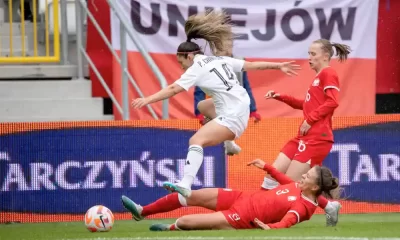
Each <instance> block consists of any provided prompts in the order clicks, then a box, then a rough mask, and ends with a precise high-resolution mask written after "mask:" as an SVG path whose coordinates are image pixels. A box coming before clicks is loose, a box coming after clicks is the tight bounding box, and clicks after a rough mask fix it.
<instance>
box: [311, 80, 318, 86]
mask: <svg viewBox="0 0 400 240" xmlns="http://www.w3.org/2000/svg"><path fill="white" fill-rule="evenodd" d="M312 85H313V86H314V87H316V86H318V85H319V79H315V80H314V82H313V84H312Z"/></svg>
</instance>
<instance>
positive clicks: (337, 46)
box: [314, 39, 351, 62]
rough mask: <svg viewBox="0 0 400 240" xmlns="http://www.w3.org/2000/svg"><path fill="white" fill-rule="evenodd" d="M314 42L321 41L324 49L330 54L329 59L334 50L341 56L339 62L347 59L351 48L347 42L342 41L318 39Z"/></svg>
mask: <svg viewBox="0 0 400 240" xmlns="http://www.w3.org/2000/svg"><path fill="white" fill-rule="evenodd" d="M314 43H320V44H321V46H322V50H324V51H325V52H327V53H328V54H329V59H330V58H331V57H332V56H333V54H334V52H336V54H335V55H336V56H338V57H339V62H344V61H346V60H347V58H348V56H349V54H350V52H351V48H350V47H349V46H348V45H346V44H341V43H331V42H330V41H329V40H327V39H318V40H316V41H314Z"/></svg>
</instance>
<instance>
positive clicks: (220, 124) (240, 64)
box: [132, 11, 300, 197]
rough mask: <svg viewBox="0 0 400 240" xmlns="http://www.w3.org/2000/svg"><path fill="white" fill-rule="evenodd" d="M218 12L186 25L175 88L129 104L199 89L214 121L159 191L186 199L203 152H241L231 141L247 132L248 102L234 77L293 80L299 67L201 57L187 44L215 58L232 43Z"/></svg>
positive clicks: (198, 135) (229, 30)
mask: <svg viewBox="0 0 400 240" xmlns="http://www.w3.org/2000/svg"><path fill="white" fill-rule="evenodd" d="M226 19H227V16H226V15H225V14H224V13H223V12H216V11H211V12H206V13H203V14H198V15H193V16H190V17H189V19H188V20H187V21H186V23H185V32H186V35H187V40H186V42H183V43H181V44H180V45H179V47H178V50H177V60H178V62H179V63H180V65H181V66H182V68H183V69H184V70H185V72H184V74H183V75H182V76H181V77H180V79H178V80H177V81H176V82H175V83H173V84H171V85H169V86H168V87H166V88H164V89H162V90H161V91H159V92H157V93H155V94H153V95H151V96H149V97H146V98H138V99H135V100H133V101H132V106H133V107H134V108H141V107H143V106H146V105H147V104H151V103H155V102H158V101H161V100H164V99H167V98H170V97H172V96H174V95H176V94H178V93H180V92H182V91H185V90H186V91H187V90H189V88H191V87H193V86H199V87H200V88H201V89H202V90H203V91H204V92H205V93H206V94H207V95H208V96H210V97H211V98H212V99H213V101H214V105H215V111H216V114H217V117H216V118H215V119H213V120H212V121H210V122H209V123H208V124H206V125H205V126H203V127H201V128H200V129H199V130H198V131H197V133H196V134H194V135H193V136H192V137H191V138H190V140H189V152H188V154H187V158H186V164H185V166H184V171H183V172H184V176H183V179H181V180H180V182H179V183H177V184H175V183H169V182H166V183H164V187H165V188H166V189H168V190H170V191H173V192H179V193H180V194H182V195H183V196H185V197H189V196H190V194H191V186H192V183H193V181H194V179H195V177H196V175H197V172H198V170H199V168H200V166H201V164H202V162H203V148H204V147H208V146H215V145H218V144H220V143H222V142H224V143H225V147H226V151H227V153H228V154H238V153H239V152H240V147H239V146H237V145H236V144H235V143H234V142H233V140H234V139H235V138H238V137H239V136H240V135H242V133H243V132H244V131H245V129H246V128H247V123H248V120H249V106H250V98H249V95H248V94H247V92H246V90H245V89H244V88H243V87H242V86H241V85H240V84H239V82H238V80H237V78H236V74H234V73H235V72H240V71H249V70H265V69H279V70H281V71H282V72H284V73H286V74H288V75H296V74H297V73H296V72H295V70H297V69H300V66H299V65H295V64H293V63H292V62H283V63H272V62H247V61H244V60H239V59H234V58H231V57H218V56H205V55H203V52H202V50H201V48H200V47H199V45H198V44H196V43H194V42H192V39H198V38H202V39H205V40H206V41H207V42H208V44H209V45H210V47H211V50H212V51H213V53H214V54H215V53H216V52H223V51H224V50H225V49H224V48H225V46H224V44H223V43H224V42H226V41H231V40H232V39H233V33H232V26H231V25H230V24H228V23H227V21H226Z"/></svg>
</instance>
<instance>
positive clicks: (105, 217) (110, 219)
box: [84, 205, 114, 232]
mask: <svg viewBox="0 0 400 240" xmlns="http://www.w3.org/2000/svg"><path fill="white" fill-rule="evenodd" d="M84 221H85V225H86V228H87V229H88V230H89V231H91V232H108V231H110V230H111V229H112V226H113V225H114V215H113V214H112V212H111V211H110V209H108V208H106V207H105V206H102V205H96V206H94V207H91V208H90V209H89V210H87V212H86V214H85V219H84Z"/></svg>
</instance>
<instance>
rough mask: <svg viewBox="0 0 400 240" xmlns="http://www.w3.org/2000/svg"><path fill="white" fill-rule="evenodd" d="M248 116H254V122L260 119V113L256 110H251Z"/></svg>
mask: <svg viewBox="0 0 400 240" xmlns="http://www.w3.org/2000/svg"><path fill="white" fill-rule="evenodd" d="M250 118H254V122H255V123H258V122H259V121H261V115H260V114H259V113H258V112H257V111H254V112H251V113H250Z"/></svg>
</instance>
